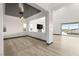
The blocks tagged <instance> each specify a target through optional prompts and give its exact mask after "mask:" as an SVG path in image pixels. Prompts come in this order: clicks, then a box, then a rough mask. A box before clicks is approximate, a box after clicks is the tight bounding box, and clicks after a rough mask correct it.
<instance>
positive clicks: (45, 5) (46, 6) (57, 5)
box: [36, 3, 70, 11]
mask: <svg viewBox="0 0 79 59" xmlns="http://www.w3.org/2000/svg"><path fill="white" fill-rule="evenodd" d="M36 4H37V5H39V6H40V7H42V8H43V9H45V10H47V11H49V10H50V9H53V10H57V9H59V8H61V7H63V6H66V5H69V4H70V3H36Z"/></svg>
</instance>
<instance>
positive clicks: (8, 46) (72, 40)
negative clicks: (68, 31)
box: [4, 35, 79, 56]
mask: <svg viewBox="0 0 79 59" xmlns="http://www.w3.org/2000/svg"><path fill="white" fill-rule="evenodd" d="M4 55H5V56H61V55H62V56H69V55H70V56H72V55H79V36H59V35H54V43H53V44H51V45H49V46H48V45H46V43H45V42H43V41H40V40H37V39H34V38H31V37H20V38H14V39H8V40H4Z"/></svg>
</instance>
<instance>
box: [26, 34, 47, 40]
mask: <svg viewBox="0 0 79 59" xmlns="http://www.w3.org/2000/svg"><path fill="white" fill-rule="evenodd" d="M27 36H28V37H31V38H34V39H38V40H40V41H43V42H46V41H45V40H43V39H40V38H36V37H33V36H29V35H27Z"/></svg>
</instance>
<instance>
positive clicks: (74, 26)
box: [69, 24, 79, 29]
mask: <svg viewBox="0 0 79 59" xmlns="http://www.w3.org/2000/svg"><path fill="white" fill-rule="evenodd" d="M78 28H79V24H70V25H69V29H78Z"/></svg>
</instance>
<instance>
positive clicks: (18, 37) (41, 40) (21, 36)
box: [4, 35, 46, 42]
mask: <svg viewBox="0 0 79 59" xmlns="http://www.w3.org/2000/svg"><path fill="white" fill-rule="evenodd" d="M26 36H27V37H31V38H34V39H38V40H40V41H43V42H46V41H45V40H42V39H40V38H36V37H33V36H29V35H24V36H16V37H9V38H4V40H8V39H14V38H20V37H26Z"/></svg>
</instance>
